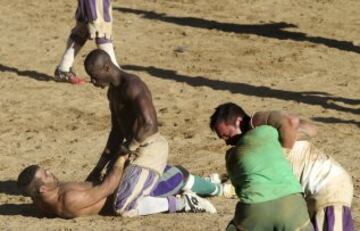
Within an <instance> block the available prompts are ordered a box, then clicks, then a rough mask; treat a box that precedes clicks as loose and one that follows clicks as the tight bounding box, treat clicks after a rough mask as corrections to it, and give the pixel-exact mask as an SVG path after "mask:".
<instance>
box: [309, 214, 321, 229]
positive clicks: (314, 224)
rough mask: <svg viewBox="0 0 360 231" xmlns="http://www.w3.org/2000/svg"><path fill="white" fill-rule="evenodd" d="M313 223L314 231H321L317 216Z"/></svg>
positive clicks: (313, 218) (314, 217)
mask: <svg viewBox="0 0 360 231" xmlns="http://www.w3.org/2000/svg"><path fill="white" fill-rule="evenodd" d="M311 223H312V225H313V228H314V231H319V227H318V223H317V221H316V215H314V216H313V217H312V219H311Z"/></svg>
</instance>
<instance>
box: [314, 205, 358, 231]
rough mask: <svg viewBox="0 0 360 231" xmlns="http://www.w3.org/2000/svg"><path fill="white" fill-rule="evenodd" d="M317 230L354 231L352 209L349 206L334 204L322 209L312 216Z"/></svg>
mask: <svg viewBox="0 0 360 231" xmlns="http://www.w3.org/2000/svg"><path fill="white" fill-rule="evenodd" d="M311 223H312V224H313V226H314V230H315V231H353V230H354V224H353V220H352V216H351V210H350V208H349V207H347V206H343V205H332V206H327V207H325V208H323V209H320V210H319V211H317V212H316V214H315V215H314V216H313V217H312V218H311Z"/></svg>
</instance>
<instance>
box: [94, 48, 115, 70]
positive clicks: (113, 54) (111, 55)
mask: <svg viewBox="0 0 360 231" xmlns="http://www.w3.org/2000/svg"><path fill="white" fill-rule="evenodd" d="M97 47H98V48H99V49H101V50H103V51H105V52H106V53H108V55H109V56H110V59H111V62H113V64H115V65H116V66H117V67H118V68H120V66H119V64H118V63H117V61H116V57H115V53H114V47H113V44H112V43H102V44H97ZM120 69H121V68H120Z"/></svg>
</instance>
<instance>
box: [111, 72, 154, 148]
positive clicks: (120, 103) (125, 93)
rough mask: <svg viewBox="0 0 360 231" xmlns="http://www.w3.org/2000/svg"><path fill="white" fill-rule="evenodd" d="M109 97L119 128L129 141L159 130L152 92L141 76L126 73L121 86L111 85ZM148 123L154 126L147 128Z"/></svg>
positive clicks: (113, 115)
mask: <svg viewBox="0 0 360 231" xmlns="http://www.w3.org/2000/svg"><path fill="white" fill-rule="evenodd" d="M108 99H109V102H110V109H111V113H112V117H113V120H115V123H116V124H117V129H118V130H119V132H120V133H121V136H122V137H124V138H125V139H126V140H127V141H131V140H132V139H134V138H135V139H137V140H140V141H141V139H145V138H146V137H147V136H149V135H152V134H153V133H155V132H157V118H156V112H155V109H154V106H153V103H152V98H151V93H150V91H149V89H148V88H147V87H146V85H145V84H144V83H143V82H142V81H141V80H140V78H139V77H137V76H134V75H130V74H127V73H124V76H123V82H122V84H121V85H120V86H118V87H114V86H110V87H109V90H108ZM147 124H151V126H153V128H150V129H149V130H146V127H147V126H148V125H147Z"/></svg>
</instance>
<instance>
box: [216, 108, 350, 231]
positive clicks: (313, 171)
mask: <svg viewBox="0 0 360 231" xmlns="http://www.w3.org/2000/svg"><path fill="white" fill-rule="evenodd" d="M261 125H270V126H272V127H274V128H276V129H277V130H278V133H279V140H280V143H281V144H282V146H283V147H284V148H285V152H286V155H287V159H288V161H289V163H290V165H291V167H292V170H293V173H294V174H295V176H296V177H297V179H298V180H299V182H300V183H301V185H302V187H303V190H304V196H305V200H306V202H307V206H308V210H309V213H310V218H311V221H312V223H313V226H314V229H315V230H324V231H325V230H335V231H340V230H345V231H352V230H354V227H353V221H352V216H351V209H350V208H351V202H352V196H353V184H352V179H351V176H350V175H349V174H348V173H347V172H346V170H345V169H344V168H343V167H341V166H340V164H339V163H337V162H336V161H335V160H334V159H333V158H331V157H330V156H329V155H327V154H325V153H324V152H322V151H320V150H319V149H317V148H315V147H314V145H313V144H312V143H311V142H309V141H306V140H303V139H304V137H313V136H315V135H316V128H315V126H314V125H312V124H311V123H310V122H308V121H306V120H303V119H301V118H299V117H298V116H296V115H292V114H289V113H286V112H283V111H261V112H256V113H255V114H254V115H253V116H252V117H250V116H249V115H248V114H247V113H246V112H245V111H244V110H243V109H242V108H241V107H239V106H238V105H236V104H234V103H225V104H222V105H219V106H218V107H217V108H216V109H215V112H214V113H213V114H212V116H211V118H210V128H211V129H212V130H213V131H215V132H216V134H217V135H218V137H219V138H221V139H223V140H224V141H225V142H226V144H227V145H235V144H236V141H237V140H238V138H239V137H240V136H241V135H242V134H245V133H247V132H249V131H250V130H252V129H254V128H255V127H258V126H261Z"/></svg>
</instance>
